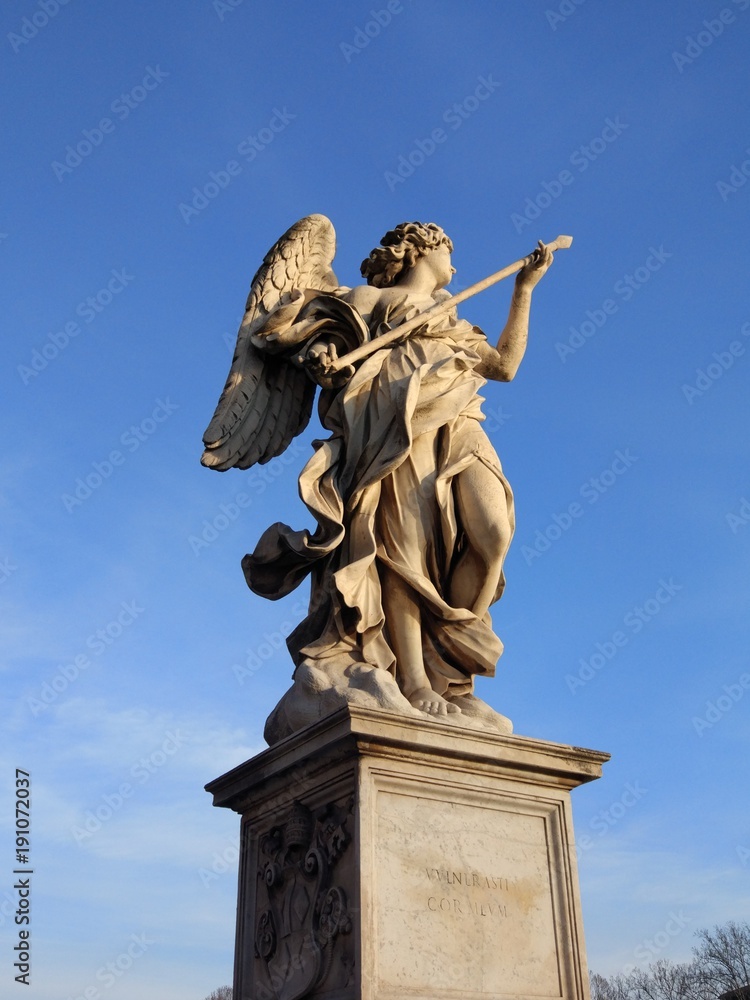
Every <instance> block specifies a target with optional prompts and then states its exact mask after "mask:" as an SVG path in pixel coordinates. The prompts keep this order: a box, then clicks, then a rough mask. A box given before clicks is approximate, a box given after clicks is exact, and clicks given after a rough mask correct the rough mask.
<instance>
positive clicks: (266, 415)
mask: <svg viewBox="0 0 750 1000" xmlns="http://www.w3.org/2000/svg"><path fill="white" fill-rule="evenodd" d="M335 252H336V233H335V232H334V228H333V225H332V224H331V221H330V219H328V218H326V216H325V215H307V216H305V218H304V219H300V221H299V222H296V223H295V224H294V225H293V226H291V228H289V229H288V230H287V231H286V232H285V233H284V235H283V236H282V237H281V239H279V240H277V241H276V243H274V245H273V246H272V247H271V249H270V250H269V251H268V253H267V254H266V256H265V257H264V258H263V263H262V264H261V266H260V267H259V268H258V271H257V273H256V275H255V277H254V278H253V281H252V284H251V286H250V294H249V295H248V297H247V304H246V306H245V315H244V317H243V319H242V323H241V325H240V329H239V332H238V334H237V346H236V347H235V350H234V358H233V359H232V367H231V368H230V370H229V375H228V377H227V381H226V384H225V386H224V391H223V392H222V394H221V398H220V399H219V402H218V405H217V407H216V412H215V413H214V415H213V419H212V420H211V423H210V424H209V425H208V427H207V428H206V433H205V434H204V435H203V443H204V445H205V446H206V450H205V451H204V452H203V457H202V458H201V464H203V465H205V466H207V467H208V468H210V469H216V470H217V471H219V472H225V471H226V470H227V469H231V468H238V469H248V468H249V467H250V466H251V465H255V464H256V463H260V464H261V465H262V464H264V463H265V462H269V461H270V460H271V459H272V458H274V457H275V456H276V455H280V454H281V453H282V452H283V451H284V450H285V449H286V448H287V447H288V445H289V442H290V441H291V440H292V438H293V437H295V436H296V435H297V434H299V433H301V432H302V431H303V430H304V429H305V427H306V426H307V424H308V421H309V420H310V414H311V413H312V405H313V400H314V398H315V383H314V382H313V381H312V380H311V379H309V378H308V376H307V374H306V373H305V371H304V370H303V369H301V368H297V367H296V366H295V365H293V364H292V363H291V362H290V361H288V360H287V359H286V358H285V357H284V356H283V355H281V354H271V353H268V352H266V351H264V350H261V349H258V348H257V347H256V346H255V345H254V344H253V342H252V336H253V334H255V333H256V332H257V331H259V330H261V328H262V327H263V324H264V323H265V321H266V319H267V318H268V316H269V314H270V313H271V312H273V310H274V309H276V308H277V307H278V306H279V305H281V304H285V303H286V302H288V301H289V299H290V293H291V292H292V291H293V290H297V291H307V290H310V289H314V290H316V291H323V292H331V291H333V290H334V289H336V288H337V287H338V282H337V280H336V275H335V274H334V273H333V271H332V270H331V264H332V263H333V257H334V254H335Z"/></svg>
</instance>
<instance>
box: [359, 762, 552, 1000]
mask: <svg viewBox="0 0 750 1000" xmlns="http://www.w3.org/2000/svg"><path fill="white" fill-rule="evenodd" d="M404 785H405V786H406V782H404ZM459 798H460V799H463V801H461V800H459V801H448V802H446V797H445V791H444V796H443V798H442V801H437V800H435V799H432V798H429V797H427V796H426V795H425V793H424V790H423V789H421V788H420V787H419V786H418V785H416V784H414V785H413V786H412V788H411V789H410V790H409V791H407V790H406V788H405V791H404V792H403V793H396V792H394V791H393V790H392V783H390V784H389V789H388V790H387V791H386V790H382V789H381V790H380V791H379V793H378V799H377V807H376V813H377V817H378V820H377V832H376V838H375V840H376V845H377V846H376V858H377V863H376V870H377V871H378V872H379V873H380V874H379V875H378V878H377V880H376V885H375V886H374V893H373V896H374V903H375V908H376V913H377V926H376V933H377V934H378V935H379V938H380V940H381V951H380V957H379V964H378V978H379V984H380V987H381V988H382V990H383V992H384V994H385V995H391V994H393V995H395V994H398V993H399V991H405V990H416V991H420V992H422V991H423V992H424V994H425V995H431V996H433V997H445V998H452V997H458V996H459V995H461V996H462V997H476V998H480V997H502V996H503V995H507V994H515V995H519V994H521V995H524V994H525V995H527V996H535V997H559V996H561V995H562V984H561V975H560V967H559V961H558V954H557V948H556V926H555V925H556V919H555V906H556V899H555V895H556V890H555V886H554V885H553V870H552V867H551V859H550V857H549V851H548V826H549V823H550V822H554V819H551V817H550V815H549V813H550V807H549V806H546V805H545V806H540V805H539V804H537V803H523V804H522V805H520V806H519V803H517V802H515V803H504V802H503V801H502V800H495V802H494V803H489V802H488V801H487V800H486V799H485V800H483V799H481V798H479V797H477V801H468V800H467V797H466V796H461V797H459ZM406 941H408V942H409V947H408V949H406V948H405V947H404V942H406ZM467 956H471V960H470V961H467Z"/></svg>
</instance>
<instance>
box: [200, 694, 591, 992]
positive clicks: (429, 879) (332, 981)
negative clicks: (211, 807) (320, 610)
mask: <svg viewBox="0 0 750 1000" xmlns="http://www.w3.org/2000/svg"><path fill="white" fill-rule="evenodd" d="M607 759H608V755H607V754H603V753H598V752H596V751H590V750H583V749H581V748H577V747H576V748H574V747H569V746H562V745H559V744H555V743H548V742H544V741H540V740H533V739H528V738H524V737H518V736H502V735H498V734H493V733H490V732H481V731H477V730H470V729H466V728H463V727H458V726H456V725H451V724H449V723H448V722H446V721H438V720H426V719H420V718H418V717H415V718H413V719H412V718H407V717H404V716H399V715H394V714H391V713H389V712H384V711H383V710H382V709H380V710H368V709H363V708H358V707H356V706H350V707H349V708H348V709H344V710H342V711H339V712H338V713H336V714H334V715H331V716H328V717H327V718H325V719H323V720H321V721H320V722H318V723H316V724H315V725H313V726H310V727H309V728H308V729H306V730H304V731H303V732H299V733H296V734H295V735H294V736H292V737H290V738H288V739H287V740H284V741H283V742H282V743H280V744H278V745H277V746H275V747H272V748H271V749H270V750H267V751H265V752H264V753H262V754H260V755H258V756H257V757H255V758H254V759H253V760H250V761H248V762H247V763H245V764H243V765H241V766H240V767H238V768H236V769H235V770H233V771H231V772H229V773H228V774H226V775H223V776H222V777H221V778H217V779H216V780H215V781H213V782H212V783H211V784H210V785H209V786H207V788H208V790H209V791H210V792H212V794H213V796H214V804H215V805H218V806H225V807H229V808H232V809H234V810H236V811H237V812H238V813H240V815H241V816H242V829H243V836H242V845H243V847H242V856H241V860H240V895H239V905H238V923H237V949H236V970H235V975H236V979H235V989H236V991H237V992H236V996H237V998H238V1000H250V998H252V1000H266V998H269V1000H270V998H274V1000H302V998H303V997H315V998H321V1000H322V998H324V997H325V998H328V997H330V998H331V1000H333V998H334V997H335V998H336V1000H350V998H351V1000H354V998H357V1000H359V998H362V1000H396V998H399V1000H401V998H405V997H414V998H424V1000H428V998H429V1000H437V998H441V1000H489V998H497V1000H499V998H501V997H503V998H505V1000H508V998H518V1000H521V998H530V997H537V998H539V997H543V998H553V997H554V998H565V1000H586V998H587V997H588V985H587V973H586V963H585V954H584V943H583V932H582V924H581V913H580V903H579V891H578V880H577V873H576V862H575V847H574V838H573V828H572V818H571V811H570V800H569V792H570V790H571V789H572V788H574V787H576V786H577V785H579V784H581V783H582V782H585V781H590V780H593V779H594V778H597V777H598V776H599V775H600V773H601V766H602V764H603V763H604V762H605V761H606V760H607Z"/></svg>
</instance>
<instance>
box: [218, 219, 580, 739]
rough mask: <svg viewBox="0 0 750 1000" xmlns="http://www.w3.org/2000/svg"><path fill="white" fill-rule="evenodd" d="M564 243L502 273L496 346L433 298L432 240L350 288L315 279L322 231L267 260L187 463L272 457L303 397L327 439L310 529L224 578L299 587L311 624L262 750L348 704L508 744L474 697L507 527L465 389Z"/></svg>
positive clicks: (505, 498)
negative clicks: (483, 733)
mask: <svg viewBox="0 0 750 1000" xmlns="http://www.w3.org/2000/svg"><path fill="white" fill-rule="evenodd" d="M565 240H567V241H568V242H567V243H566V242H565ZM569 242H570V238H569V237H559V238H558V240H557V241H556V242H555V243H553V244H550V245H545V244H544V243H542V242H541V241H540V243H539V246H538V247H537V249H536V250H535V251H534V252H533V253H532V254H530V255H529V256H528V257H527V258H525V259H524V260H522V261H518V262H517V263H516V264H515V265H511V268H508V269H506V271H509V272H512V271H513V270H516V271H517V272H518V273H517V277H516V281H515V288H514V292H513V297H512V300H511V305H510V312H509V315H508V318H507V321H506V323H505V325H504V327H503V330H502V332H501V333H500V336H499V339H498V340H497V342H496V344H495V345H494V346H493V344H492V343H490V342H489V341H488V339H487V337H486V336H485V335H484V333H482V331H481V330H479V329H478V328H477V327H474V326H472V325H471V324H470V323H468V322H467V321H465V320H462V319H459V318H458V317H457V314H456V310H455V307H454V303H455V298H454V299H452V300H451V299H450V296H449V294H448V292H447V291H445V288H446V286H447V285H448V283H449V282H450V280H451V276H452V274H453V272H454V270H455V269H454V268H453V267H452V266H451V252H452V250H453V244H452V243H451V241H450V239H449V238H448V236H447V235H446V234H445V233H444V232H443V230H442V229H441V228H440V227H439V226H437V225H434V224H432V223H430V224H421V223H417V222H408V223H402V224H401V225H398V226H396V228H395V229H393V230H391V231H389V232H387V233H386V234H385V236H384V237H383V239H382V240H381V246H378V247H376V248H375V249H374V250H373V251H372V252H371V253H370V255H369V256H368V257H367V259H366V260H365V261H363V263H362V268H361V272H362V275H363V277H364V278H365V280H366V282H367V284H363V285H358V286H356V287H354V288H344V287H341V286H339V283H338V281H337V279H336V276H335V275H334V273H333V271H332V270H331V265H332V262H333V257H334V253H335V234H334V230H333V226H332V225H331V222H330V221H329V220H328V219H327V218H326V217H325V216H323V215H310V216H307V217H306V218H304V219H301V220H300V221H299V222H297V223H296V224H295V225H293V226H292V227H291V228H290V229H289V230H288V231H287V232H286V233H285V234H284V235H283V236H282V237H281V239H280V240H278V242H277V243H276V244H275V245H274V246H273V247H272V248H271V250H270V251H269V252H268V254H267V255H266V257H265V259H264V261H263V264H262V265H261V267H260V269H259V270H258V272H257V274H256V275H255V277H254V278H253V282H252V286H251V289H250V294H249V297H248V300H247V306H246V311H245V315H244V318H243V320H242V324H241V326H240V330H239V334H238V338H237V347H236V351H235V354H234V360H233V362H232V367H231V370H230V373H229V377H228V379H227V382H226V385H225V388H224V391H223V393H222V395H221V398H220V400H219V403H218V406H217V409H216V412H215V414H214V417H213V419H212V421H211V423H210V425H209V427H208V429H207V430H206V433H205V435H204V444H205V451H204V453H203V457H202V459H201V461H202V463H203V464H204V465H205V466H208V467H209V468H212V469H217V470H219V471H225V470H227V469H230V468H239V469H246V468H249V467H250V466H252V465H254V464H255V463H264V462H268V461H270V460H271V459H272V458H274V456H277V455H280V454H281V453H282V452H283V451H284V449H285V448H286V447H287V446H288V444H289V443H290V441H291V440H292V438H293V437H294V436H295V435H297V434H299V433H300V432H301V431H302V430H304V428H305V427H306V425H307V423H308V421H309V419H310V414H311V411H312V406H313V402H314V397H315V393H316V388H317V386H320V387H321V392H320V397H319V400H318V408H319V416H320V422H321V424H322V425H323V427H324V428H325V430H326V431H327V432H328V433H329V436H328V437H327V438H326V439H325V440H321V441H316V442H314V453H313V455H312V457H311V458H310V460H309V461H308V463H307V465H306V466H305V468H304V469H303V470H302V473H301V475H300V478H299V492H300V496H301V498H302V500H303V501H304V503H305V504H306V506H307V507H308V509H309V511H310V513H311V515H312V517H313V519H314V524H315V526H314V530H312V531H310V530H307V529H305V530H301V531H300V530H293V529H292V528H290V527H288V526H287V525H285V524H281V523H277V524H274V525H272V526H271V527H270V528H268V529H267V530H266V531H265V532H264V533H263V535H262V537H261V538H260V540H259V541H258V543H257V546H256V548H255V550H254V552H253V553H252V554H251V555H247V556H245V558H244V559H243V561H242V567H243V571H244V574H245V577H246V580H247V583H248V585H249V587H250V588H251V590H253V591H254V592H255V593H256V594H259V595H261V596H263V597H266V598H270V599H271V600H275V599H278V598H280V597H283V596H284V595H286V594H288V593H290V592H291V591H292V590H293V589H294V588H295V587H297V586H298V585H299V584H300V583H302V581H303V580H304V579H305V577H307V576H308V574H309V575H310V578H311V592H310V607H309V613H308V615H307V617H306V618H305V619H304V621H302V622H301V623H300V624H299V625H298V626H297V627H296V628H295V629H294V631H293V632H292V634H291V635H290V636H289V638H288V640H287V644H288V647H289V651H290V653H291V656H292V659H293V661H294V664H295V672H294V683H293V686H292V688H291V689H290V690H289V691H288V692H287V693H286V695H284V697H283V698H282V700H281V702H280V703H279V705H278V706H277V707H276V709H275V710H274V712H273V713H272V714H271V716H270V718H269V720H268V723H267V725H266V738H267V740H268V741H269V743H274V742H277V741H278V740H280V739H282V738H284V737H285V736H286V735H289V734H290V733H292V732H294V731H296V730H297V729H300V728H302V727H303V726H304V725H307V724H308V723H310V722H312V721H315V720H316V719H318V718H321V717H322V716H324V715H326V714H328V713H329V712H331V711H334V710H335V709H336V708H339V707H341V706H343V705H344V704H346V703H347V702H352V703H356V704H361V705H370V706H372V707H376V708H380V709H382V710H385V711H395V712H402V713H405V714H412V715H421V716H422V717H423V718H424V716H425V715H426V716H428V717H431V718H439V719H440V720H442V721H444V722H456V723H458V724H461V725H465V724H468V725H473V726H480V727H482V728H484V727H487V728H491V729H493V730H494V731H498V730H499V731H500V732H506V733H508V732H511V730H512V726H511V723H510V720H508V719H506V718H505V717H504V716H502V715H500V714H499V713H497V712H495V711H494V710H493V709H492V708H490V706H488V705H487V704H486V703H485V702H483V701H481V700H480V699H479V698H478V697H477V696H476V695H475V694H474V678H475V677H490V676H492V675H493V674H494V671H495V665H496V662H497V660H498V658H499V656H500V654H501V652H502V649H503V647H502V643H501V642H500V640H499V639H498V638H497V636H496V635H495V634H494V632H493V630H492V626H491V621H490V616H489V609H490V606H491V605H492V604H493V602H495V601H497V599H498V598H499V597H500V595H501V594H502V592H503V588H504V585H505V577H504V574H503V562H504V559H505V556H506V553H507V551H508V546H509V545H510V541H511V537H512V534H513V528H514V512H513V495H512V492H511V488H510V486H509V484H508V481H507V479H506V478H505V475H504V474H503V470H502V468H501V465H500V462H499V460H498V457H497V454H496V453H495V450H494V448H493V446H492V444H491V443H490V440H489V438H488V437H487V435H486V433H485V432H484V430H483V428H482V421H483V419H484V417H483V414H482V411H481V402H482V399H481V397H480V396H479V391H480V390H481V388H482V386H483V385H484V384H485V381H486V380H487V379H491V380H495V381H501V382H503V381H508V380H510V379H512V378H513V377H514V376H515V374H516V371H517V369H518V366H519V364H520V363H521V360H522V358H523V355H524V351H525V348H526V341H527V333H528V322H529V307H530V303H531V296H532V291H533V289H534V287H535V285H536V284H537V282H538V281H539V280H540V279H541V278H542V276H543V275H544V274H545V272H546V271H547V269H548V268H549V266H550V264H551V263H552V250H553V249H557V248H558V247H560V246H566V245H569ZM502 273H503V274H504V273H505V272H502ZM497 277H498V276H493V278H492V279H487V282H489V281H491V280H496V279H497ZM472 287H473V286H472ZM469 291H471V290H469ZM461 297H463V298H465V297H467V294H466V293H463V296H459V297H456V298H461ZM448 300H450V302H449V301H448ZM438 304H441V308H437V305H438ZM402 328H403V331H404V332H403V335H402V334H401V332H400V331H401V330H402ZM352 351H355V352H356V354H355V355H354V358H356V360H351V359H350V356H351V352H352ZM363 355H364V356H363ZM350 360H351V363H350Z"/></svg>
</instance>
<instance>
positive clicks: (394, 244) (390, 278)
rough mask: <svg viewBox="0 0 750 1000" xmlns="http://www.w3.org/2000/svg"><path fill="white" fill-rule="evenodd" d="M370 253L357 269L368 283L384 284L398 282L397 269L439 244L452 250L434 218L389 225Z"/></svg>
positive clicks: (409, 265) (386, 286)
mask: <svg viewBox="0 0 750 1000" xmlns="http://www.w3.org/2000/svg"><path fill="white" fill-rule="evenodd" d="M380 242H381V243H382V244H383V245H382V246H379V247H375V249H374V250H373V251H372V252H371V253H370V256H369V257H367V258H365V260H363V261H362V265H361V267H360V271H361V273H362V277H363V278H366V279H367V284H368V285H374V287H375V288H388V287H389V286H391V285H395V284H397V283H398V279H399V277H400V276H401V272H402V271H404V270H406V269H408V268H410V267H413V266H414V265H415V264H416V262H417V261H418V260H419V258H420V257H424V256H425V255H426V254H428V253H429V252H430V251H431V250H437V248H438V247H440V246H447V247H448V249H449V250H450V251H451V253H452V252H453V243H452V241H451V240H450V238H449V237H448V236H446V234H445V232H444V231H443V230H442V229H441V228H440V226H437V225H435V223H434V222H427V223H424V222H401V223H399V224H398V225H397V226H396V228H395V229H389V230H388V232H387V233H386V234H385V236H384V237H383V238H382V240H381V241H380Z"/></svg>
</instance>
